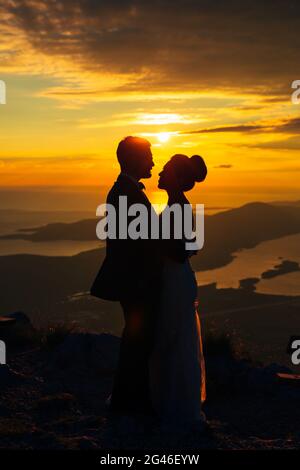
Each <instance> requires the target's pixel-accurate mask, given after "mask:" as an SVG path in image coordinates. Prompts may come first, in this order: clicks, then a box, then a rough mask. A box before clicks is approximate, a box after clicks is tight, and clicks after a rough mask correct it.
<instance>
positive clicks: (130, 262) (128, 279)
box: [91, 173, 161, 301]
mask: <svg viewBox="0 0 300 470" xmlns="http://www.w3.org/2000/svg"><path fill="white" fill-rule="evenodd" d="M142 187H143V185H142V184H141V183H138V182H136V181H134V180H132V179H131V178H130V177H129V176H127V175H124V174H122V173H121V174H120V175H119V177H118V179H117V181H116V182H115V183H114V185H113V187H112V188H111V190H110V192H109V194H108V196H107V203H108V204H112V205H113V206H114V207H115V209H116V215H117V220H118V217H119V197H120V196H127V206H128V207H129V206H130V205H132V204H137V203H139V204H144V206H145V207H146V208H147V211H148V223H149V227H150V223H151V222H150V219H151V216H150V215H151V204H150V202H149V200H148V198H147V196H146V195H145V193H144V192H143V190H142ZM130 220H131V218H130V217H128V224H129V222H130ZM160 275H161V260H160V255H159V249H158V241H156V240H151V239H150V238H149V239H144V240H143V239H138V240H131V239H130V238H127V239H126V240H120V239H118V224H117V239H109V238H107V240H106V257H105V259H104V261H103V264H102V266H101V268H100V271H99V273H98V275H97V277H96V279H95V281H94V284H93V286H92V288H91V294H92V295H94V296H96V297H99V298H102V299H106V300H118V301H120V300H121V301H122V300H126V299H131V298H134V299H147V298H148V296H152V297H153V296H154V295H155V296H156V295H157V292H158V290H159V288H160Z"/></svg>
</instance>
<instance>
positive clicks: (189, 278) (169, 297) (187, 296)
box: [150, 258, 206, 425]
mask: <svg viewBox="0 0 300 470" xmlns="http://www.w3.org/2000/svg"><path fill="white" fill-rule="evenodd" d="M162 284H163V285H162V300H161V309H160V312H159V315H158V324H157V332H156V341H155V345H154V350H153V354H152V357H151V360H150V384H151V395H152V401H153V407H154V409H155V411H156V412H157V414H158V415H159V416H160V417H161V419H162V422H165V423H169V424H171V425H172V423H174V424H175V423H177V424H188V423H192V422H197V421H201V419H202V416H203V415H202V414H201V404H202V402H203V401H204V400H205V397H206V390H205V365H204V358H203V349H202V339H201V328H200V320H199V316H198V312H197V283H196V279H195V274H194V272H193V270H192V268H191V266H190V262H189V259H186V261H184V262H183V263H181V262H178V261H174V260H172V259H170V258H165V261H164V267H163V278H162Z"/></svg>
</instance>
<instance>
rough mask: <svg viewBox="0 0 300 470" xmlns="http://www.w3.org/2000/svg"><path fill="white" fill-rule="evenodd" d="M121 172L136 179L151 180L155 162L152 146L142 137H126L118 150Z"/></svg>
mask: <svg viewBox="0 0 300 470" xmlns="http://www.w3.org/2000/svg"><path fill="white" fill-rule="evenodd" d="M117 156H118V160H119V163H120V165H121V170H122V171H123V172H125V173H128V174H129V175H131V176H133V177H134V178H136V179H138V180H139V179H142V178H151V170H152V168H153V167H154V162H153V158H152V152H151V144H150V142H148V141H147V140H146V139H142V138H140V137H131V136H130V137H126V138H125V139H124V140H122V141H121V142H120V144H119V146H118V149H117Z"/></svg>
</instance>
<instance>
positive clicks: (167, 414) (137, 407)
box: [91, 137, 207, 427]
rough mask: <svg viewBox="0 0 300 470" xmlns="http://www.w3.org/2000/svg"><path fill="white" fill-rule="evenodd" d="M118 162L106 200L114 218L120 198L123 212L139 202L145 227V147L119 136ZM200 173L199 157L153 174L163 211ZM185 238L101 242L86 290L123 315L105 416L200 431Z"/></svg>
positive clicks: (182, 199)
mask: <svg viewBox="0 0 300 470" xmlns="http://www.w3.org/2000/svg"><path fill="white" fill-rule="evenodd" d="M117 157H118V161H119V164H120V167H121V173H120V175H119V176H118V179H117V181H116V182H115V184H114V185H113V187H112V189H111V190H110V192H109V194H108V197H107V203H109V204H112V205H113V206H114V207H115V209H116V212H117V220H118V209H119V198H120V196H126V197H127V203H128V207H129V206H131V205H133V204H143V205H144V206H146V207H147V211H148V212H147V213H148V216H149V220H148V222H149V224H150V225H151V221H152V223H153V219H151V213H152V216H153V210H152V208H151V204H150V202H149V200H148V198H147V196H146V195H145V192H144V189H145V188H144V185H143V184H142V183H140V180H141V179H145V178H150V177H151V170H152V167H153V166H154V163H153V159H152V153H151V144H150V143H149V142H148V141H147V140H145V139H142V138H139V137H126V138H125V139H124V140H122V141H121V142H120V144H119V146H118V149H117ZM206 174H207V169H206V166H205V163H204V161H203V159H202V158H201V157H200V156H197V155H194V156H193V157H191V158H189V157H187V156H185V155H174V156H173V157H172V158H171V159H170V160H169V161H168V162H167V164H166V165H165V166H164V168H163V170H162V172H161V173H160V177H159V184H158V187H159V188H160V189H163V190H165V191H167V193H168V205H169V206H171V205H173V204H179V205H180V206H182V207H183V206H184V205H187V204H189V202H188V200H187V198H186V196H185V194H184V193H185V192H187V191H189V190H191V189H192V188H193V187H194V185H195V183H196V182H201V181H203V180H204V179H205V177H206ZM190 207H191V206H190ZM160 217H161V215H160ZM130 220H131V219H130V217H129V218H128V224H129V223H130ZM173 229H174V227H171V230H170V233H171V235H172V233H174V230H173ZM117 234H118V230H117ZM185 241H186V240H185V239H184V236H182V238H181V239H176V238H174V237H172V236H170V239H162V238H161V237H160V238H159V239H157V240H155V239H150V238H149V239H142V238H139V239H131V238H130V237H128V238H127V239H118V237H117V238H116V239H113V238H108V239H107V242H106V244H107V247H106V258H105V260H104V262H103V265H102V267H101V269H100V271H99V273H98V275H97V277H96V280H95V282H94V284H93V286H92V289H91V293H92V295H95V296H97V297H100V298H103V299H107V300H114V301H119V302H120V304H121V306H122V309H123V313H124V320H125V327H124V331H123V335H122V340H121V348H120V356H119V364H118V368H117V372H116V376H115V381H114V387H113V392H112V396H111V402H110V408H111V411H112V412H114V413H117V414H119V415H121V416H131V417H135V416H136V417H138V416H141V415H154V416H156V417H157V418H158V419H159V421H160V422H161V424H162V425H163V426H172V427H173V426H176V425H178V426H193V425H195V424H196V425H197V423H198V424H199V426H201V425H203V421H204V415H203V413H202V411H201V404H202V402H203V401H204V399H205V369H204V359H203V352H202V342H201V331H200V322H199V317H198V314H197V304H196V299H197V284H196V279H195V275H194V272H193V271H192V269H191V266H190V263H189V257H190V256H191V252H190V251H187V250H186V245H185Z"/></svg>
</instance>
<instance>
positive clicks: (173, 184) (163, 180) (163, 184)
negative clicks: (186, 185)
mask: <svg viewBox="0 0 300 470" xmlns="http://www.w3.org/2000/svg"><path fill="white" fill-rule="evenodd" d="M178 187H179V182H178V178H177V176H176V174H175V171H174V169H173V165H172V164H171V162H168V163H166V164H165V166H164V167H163V169H162V171H161V172H160V173H159V180H158V188H159V189H164V190H166V191H168V190H174V189H177V188H178Z"/></svg>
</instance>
